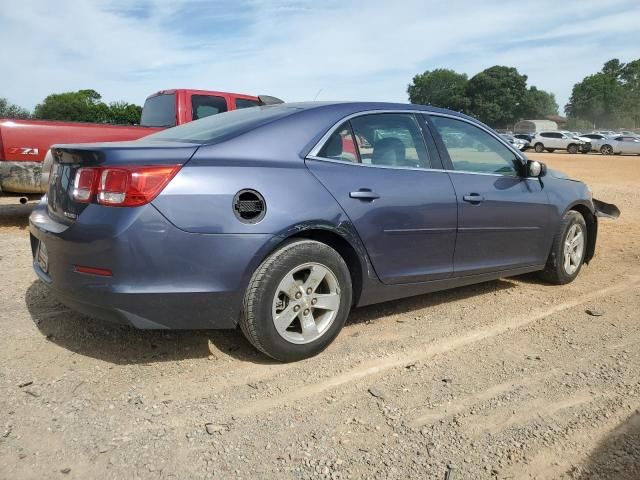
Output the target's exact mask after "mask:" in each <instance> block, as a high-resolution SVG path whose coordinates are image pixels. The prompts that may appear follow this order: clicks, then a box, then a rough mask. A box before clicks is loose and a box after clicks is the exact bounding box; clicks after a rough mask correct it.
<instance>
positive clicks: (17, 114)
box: [0, 98, 31, 118]
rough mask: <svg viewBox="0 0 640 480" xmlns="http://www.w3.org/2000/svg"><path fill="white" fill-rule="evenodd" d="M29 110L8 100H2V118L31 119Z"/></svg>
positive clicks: (0, 106)
mask: <svg viewBox="0 0 640 480" xmlns="http://www.w3.org/2000/svg"><path fill="white" fill-rule="evenodd" d="M29 117H31V113H29V110H27V109H25V108H22V107H19V106H18V105H14V104H13V103H11V102H9V101H8V100H7V99H6V98H0V118H29Z"/></svg>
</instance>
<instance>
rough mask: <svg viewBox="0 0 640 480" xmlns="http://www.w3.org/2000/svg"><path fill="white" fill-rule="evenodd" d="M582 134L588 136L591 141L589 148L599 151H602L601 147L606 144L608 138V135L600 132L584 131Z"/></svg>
mask: <svg viewBox="0 0 640 480" xmlns="http://www.w3.org/2000/svg"><path fill="white" fill-rule="evenodd" d="M582 136H583V137H584V138H588V139H589V142H591V150H592V151H594V152H599V153H604V152H602V147H603V146H604V145H607V144H608V143H607V142H609V139H610V137H608V136H606V135H603V134H601V133H585V134H584V135H582Z"/></svg>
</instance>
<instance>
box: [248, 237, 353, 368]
mask: <svg viewBox="0 0 640 480" xmlns="http://www.w3.org/2000/svg"><path fill="white" fill-rule="evenodd" d="M351 298H352V286H351V275H350V273H349V269H348V267H347V264H346V263H345V261H344V260H343V258H342V257H341V256H340V255H339V254H338V252H336V251H335V250H334V249H332V248H331V247H329V246H328V245H325V244H324V243H320V242H316V241H314V240H295V241H292V242H290V243H287V244H285V245H284V246H282V247H281V248H279V249H278V250H276V251H275V252H274V253H273V254H271V256H269V257H268V258H267V259H266V260H265V261H264V262H263V263H262V264H261V265H260V266H259V267H258V269H257V270H256V272H255V273H254V275H253V277H252V278H251V281H250V283H249V287H248V288H247V292H246V294H245V299H244V311H243V315H242V316H241V318H240V328H241V329H242V332H243V333H244V335H245V337H247V339H248V340H249V342H251V344H253V346H254V347H256V348H257V349H258V350H260V351H261V352H263V353H265V354H266V355H268V356H270V357H272V358H275V359H276V360H280V361H284V362H291V361H296V360H302V359H304V358H307V357H311V356H313V355H316V354H318V353H319V352H321V351H322V350H324V349H325V348H326V347H327V346H328V345H329V344H330V343H331V342H332V341H333V339H334V338H335V337H336V336H337V335H338V333H339V332H340V330H341V329H342V327H343V325H344V322H345V320H346V319H347V316H348V315H349V311H350V309H351Z"/></svg>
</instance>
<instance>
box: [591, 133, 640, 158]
mask: <svg viewBox="0 0 640 480" xmlns="http://www.w3.org/2000/svg"><path fill="white" fill-rule="evenodd" d="M600 153H602V154H603V155H621V154H627V155H633V154H637V155H640V138H639V137H635V136H623V135H621V136H617V137H611V138H607V139H605V140H603V141H602V146H601V147H600Z"/></svg>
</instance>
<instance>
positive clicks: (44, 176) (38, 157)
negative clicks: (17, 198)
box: [0, 89, 279, 194]
mask: <svg viewBox="0 0 640 480" xmlns="http://www.w3.org/2000/svg"><path fill="white" fill-rule="evenodd" d="M261 98H262V99H263V100H260V99H261ZM274 101H279V100H278V99H275V98H274V97H264V96H263V97H256V96H252V95H245V94H240V93H229V92H214V91H208V90H186V89H176V90H162V91H160V92H156V93H154V94H153V95H150V96H149V97H148V98H147V100H146V101H145V102H144V107H143V108H142V119H141V121H140V125H109V124H102V123H80V122H60V121H48V120H11V119H9V120H0V191H4V192H11V193H27V194H28V193H44V192H45V191H46V187H47V181H48V176H49V170H50V166H51V154H50V152H49V150H50V147H51V145H53V144H54V143H85V142H113V141H121V140H136V139H138V138H141V137H144V136H146V135H149V134H151V133H154V132H157V131H159V130H162V129H165V128H169V127H174V126H176V125H181V124H183V123H187V122H190V121H192V120H197V119H199V118H204V117H207V116H209V115H215V114H218V113H222V112H226V111H230V110H235V109H238V108H246V107H255V106H256V105H259V104H260V103H267V102H270V103H273V102H274Z"/></svg>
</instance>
